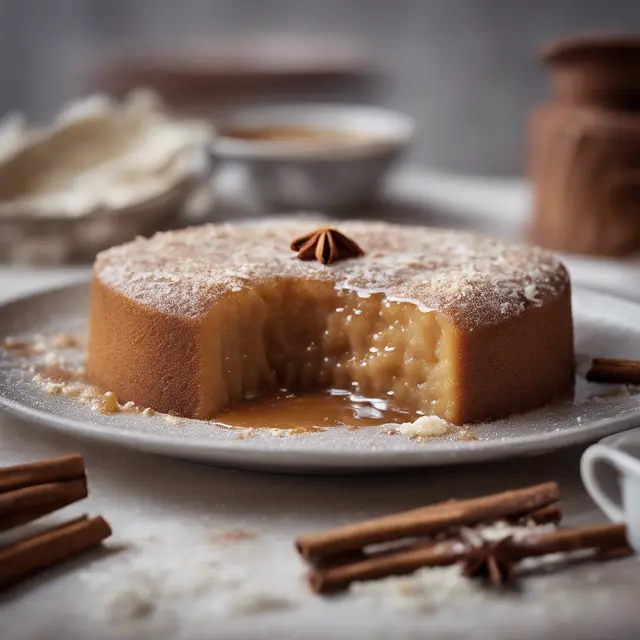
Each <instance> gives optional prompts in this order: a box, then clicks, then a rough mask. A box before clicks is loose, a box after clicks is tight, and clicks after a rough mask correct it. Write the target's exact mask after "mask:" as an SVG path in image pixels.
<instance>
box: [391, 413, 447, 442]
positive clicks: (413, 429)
mask: <svg viewBox="0 0 640 640" xmlns="http://www.w3.org/2000/svg"><path fill="white" fill-rule="evenodd" d="M451 426H452V425H451V424H450V423H448V422H446V421H445V420H443V419H442V418H439V417H438V416H421V417H420V418H418V419H417V420H415V421H414V422H403V423H402V424H400V425H398V426H397V427H396V428H395V432H396V433H399V434H401V435H403V436H404V437H405V438H433V437H436V436H442V435H444V434H445V433H447V431H449V429H450V428H451Z"/></svg>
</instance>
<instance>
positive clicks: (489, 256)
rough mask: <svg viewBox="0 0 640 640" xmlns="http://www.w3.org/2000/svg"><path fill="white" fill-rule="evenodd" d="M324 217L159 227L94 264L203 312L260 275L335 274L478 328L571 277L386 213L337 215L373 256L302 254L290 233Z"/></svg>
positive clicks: (169, 306)
mask: <svg viewBox="0 0 640 640" xmlns="http://www.w3.org/2000/svg"><path fill="white" fill-rule="evenodd" d="M322 224H326V221H325V222H324V223H323V222H321V221H318V220H314V219H309V218H286V219H284V218H283V219H278V218H272V219H268V220H263V221H259V222H252V223H250V224H246V223H244V224H238V223H227V224H221V225H205V226H202V227H192V228H189V229H185V230H181V231H171V232H166V233H158V234H156V235H155V236H153V237H152V238H150V239H144V238H138V239H136V240H134V241H133V242H130V243H128V244H124V245H121V246H119V247H114V248H112V249H109V250H107V251H104V252H102V253H100V254H99V255H98V258H97V261H96V265H95V273H96V275H97V277H99V278H100V279H101V280H102V282H103V283H105V284H106V285H108V286H110V287H112V288H113V289H115V290H116V291H118V292H120V293H122V294H123V295H125V296H127V297H128V298H131V299H133V300H135V301H136V302H138V303H140V304H142V305H146V306H150V307H153V308H155V309H157V310H159V311H161V312H163V313H167V314H170V315H180V316H186V317H196V316H199V315H202V314H204V313H207V312H208V311H209V310H210V309H211V308H212V307H213V306H214V305H215V303H216V302H217V301H218V300H219V299H221V298H222V297H224V296H226V295H234V294H236V293H237V292H240V291H242V290H243V289H245V288H247V287H251V286H252V284H254V283H260V282H267V281H269V280H273V279H274V278H291V279H311V280H322V281H329V282H333V283H334V284H335V286H336V288H338V289H347V290H351V291H356V292H357V293H359V294H361V295H364V296H367V295H371V294H372V293H382V294H384V295H385V296H386V297H387V298H388V299H389V300H396V301H403V302H410V303H414V304H416V305H418V306H419V307H420V308H421V309H423V310H424V311H439V312H441V313H442V314H443V315H445V316H446V317H448V318H450V319H451V320H452V321H453V322H455V323H457V324H458V325H460V326H464V327H466V328H469V329H472V328H474V327H476V326H481V325H486V324H492V323H495V322H500V321H504V320H505V319H506V318H508V317H512V316H515V315H518V314H519V313H521V312H522V311H523V310H524V309H525V308H527V307H530V306H532V305H539V304H543V302H544V301H545V300H546V299H548V298H550V297H555V296H558V295H559V294H560V293H561V292H562V291H564V290H565V288H566V287H567V285H568V282H569V278H568V275H567V272H566V270H565V269H564V267H563V265H562V264H561V263H560V262H559V260H557V258H555V257H554V256H553V255H552V254H551V253H549V252H548V251H545V250H543V249H540V248H538V247H533V246H525V245H505V244H503V243H501V242H499V241H497V240H494V239H492V238H488V237H484V236H479V235H475V234H471V233H463V232H456V231H444V230H436V229H430V228H426V227H411V226H399V225H392V224H387V223H382V222H348V221H347V222H340V223H336V226H337V227H338V228H339V229H340V231H342V232H343V233H345V234H346V235H348V236H349V237H351V238H353V239H354V240H355V241H356V242H357V243H358V244H359V245H360V246H361V247H362V248H363V249H364V251H365V253H366V255H365V256H364V257H360V258H354V259H350V260H344V261H341V262H337V263H335V264H332V265H331V266H328V267H327V266H324V265H322V264H320V263H319V262H315V261H313V262H303V261H301V260H298V259H297V258H296V256H295V254H294V253H293V252H292V251H291V250H290V249H289V244H290V242H291V240H292V239H293V238H294V237H296V236H299V235H300V234H303V233H305V232H309V231H312V230H313V229H315V228H316V227H318V226H320V225H322Z"/></svg>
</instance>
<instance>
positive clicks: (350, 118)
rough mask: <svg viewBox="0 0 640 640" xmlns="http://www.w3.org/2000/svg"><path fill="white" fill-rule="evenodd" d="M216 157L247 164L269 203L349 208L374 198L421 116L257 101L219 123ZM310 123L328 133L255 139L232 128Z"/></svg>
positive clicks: (307, 126) (264, 204)
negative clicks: (257, 102) (291, 137)
mask: <svg viewBox="0 0 640 640" xmlns="http://www.w3.org/2000/svg"><path fill="white" fill-rule="evenodd" d="M218 129H219V137H218V138H217V139H216V141H215V142H214V144H213V147H212V157H213V159H214V162H218V163H224V162H233V163H235V164H239V165H241V166H242V167H243V169H244V171H245V173H246V175H247V178H248V187H249V188H250V189H252V190H253V192H254V196H255V199H256V200H257V201H258V203H259V205H260V207H261V208H263V209H266V210H271V211H273V210H279V211H286V210H304V209H319V210H323V211H335V210H340V209H348V208H351V207H353V206H356V205H358V204H362V203H365V202H368V201H370V200H371V199H372V198H373V197H374V196H375V194H376V192H377V190H378V187H379V186H380V184H381V182H382V178H383V177H384V175H385V173H386V172H387V171H388V169H389V168H390V167H391V165H392V164H393V163H394V162H395V161H396V160H397V159H398V158H399V157H400V156H401V155H402V154H403V153H404V152H405V151H406V149H407V147H408V146H409V143H410V142H411V139H412V138H413V135H414V132H415V124H414V121H413V120H412V119H411V118H410V117H409V116H406V115H404V114H402V113H398V112H396V111H392V110H390V109H384V108H379V107H368V106H350V105H335V104H327V105H324V104H317V105H315V104H287V105H265V106H257V107H250V108H246V109H242V110H240V111H238V112H236V113H235V114H234V115H233V116H231V117H229V118H227V119H225V120H223V121H222V122H220V123H218ZM282 129H285V130H292V129H293V130H305V131H311V132H325V133H330V134H331V135H330V136H328V137H327V138H326V139H324V140H323V139H322V138H321V137H318V138H315V139H314V138H309V139H304V138H296V139H277V138H275V139H268V140H264V139H247V138H243V137H234V136H233V135H230V132H234V131H235V132H237V131H241V132H244V133H248V132H252V131H253V132H260V131H268V130H282Z"/></svg>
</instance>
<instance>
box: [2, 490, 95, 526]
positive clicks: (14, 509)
mask: <svg viewBox="0 0 640 640" xmlns="http://www.w3.org/2000/svg"><path fill="white" fill-rule="evenodd" d="M86 496H87V481H86V478H84V477H83V478H81V479H78V480H67V481H64V482H50V483H47V484H39V485H36V486H34V487H25V488H23V489H16V490H15V491H9V492H7V493H2V494H0V530H4V529H6V528H8V527H7V526H6V524H5V519H6V520H7V521H11V520H12V518H14V517H17V514H19V513H23V514H26V513H27V512H28V511H31V510H33V512H35V513H38V512H40V513H41V515H44V513H49V512H51V511H53V510H54V509H55V508H59V507H56V505H62V506H64V505H66V504H70V503H71V502H75V501H76V500H81V499H82V498H85V497H86ZM47 505H48V506H49V507H50V508H49V509H48V510H47V509H46V506H47ZM42 509H44V512H42V511H41V510H42ZM18 520H19V521H20V517H18ZM21 522H27V520H21Z"/></svg>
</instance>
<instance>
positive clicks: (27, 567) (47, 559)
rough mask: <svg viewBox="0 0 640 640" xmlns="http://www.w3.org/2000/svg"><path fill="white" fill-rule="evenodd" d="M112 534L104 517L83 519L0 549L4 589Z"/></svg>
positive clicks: (0, 583)
mask: <svg viewBox="0 0 640 640" xmlns="http://www.w3.org/2000/svg"><path fill="white" fill-rule="evenodd" d="M110 535H111V528H110V527H109V525H108V524H107V522H106V521H105V520H104V519H103V518H101V517H96V518H87V516H82V517H81V518H77V519H75V520H71V521H69V522H67V523H65V524H63V525H60V526H59V527H55V528H54V529H50V530H49V531H45V532H44V533H40V534H38V535H34V536H31V537H29V538H26V539H24V540H20V541H19V542H16V543H14V544H11V545H8V546H5V547H2V548H0V588H4V587H8V586H10V585H12V584H14V583H16V582H18V581H19V580H21V579H22V578H24V577H26V576H28V575H30V574H32V573H35V572H36V571H39V570H41V569H45V568H47V567H50V566H52V565H54V564H57V563H58V562H61V561H63V560H66V559H67V558H71V557H73V556H75V555H78V554H79V553H82V552H83V551H86V550H88V549H90V548H92V547H95V546H97V545H98V544H100V542H102V540H104V539H105V538H107V537H109V536H110Z"/></svg>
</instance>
